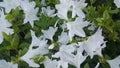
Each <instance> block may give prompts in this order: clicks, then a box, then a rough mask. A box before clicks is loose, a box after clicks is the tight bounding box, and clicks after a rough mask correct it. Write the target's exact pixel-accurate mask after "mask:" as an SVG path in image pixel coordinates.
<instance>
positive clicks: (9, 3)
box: [0, 0, 21, 13]
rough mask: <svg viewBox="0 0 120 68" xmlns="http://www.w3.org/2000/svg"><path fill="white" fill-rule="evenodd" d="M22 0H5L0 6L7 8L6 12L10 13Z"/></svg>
mask: <svg viewBox="0 0 120 68" xmlns="http://www.w3.org/2000/svg"><path fill="white" fill-rule="evenodd" d="M20 2H21V0H3V2H0V6H2V7H4V8H5V12H7V13H9V12H10V11H11V9H15V8H16V7H18V6H20Z"/></svg>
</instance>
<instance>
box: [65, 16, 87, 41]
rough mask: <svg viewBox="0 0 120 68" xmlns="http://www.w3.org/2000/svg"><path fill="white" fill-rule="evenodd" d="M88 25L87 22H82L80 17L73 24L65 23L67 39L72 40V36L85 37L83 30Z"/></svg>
mask: <svg viewBox="0 0 120 68" xmlns="http://www.w3.org/2000/svg"><path fill="white" fill-rule="evenodd" d="M88 24H89V23H88V22H87V21H83V19H81V18H80V17H78V18H76V20H75V21H74V22H68V23H67V29H68V30H69V37H70V40H72V38H73V36H74V35H78V36H80V37H85V32H84V31H83V28H84V27H85V26H87V25H88Z"/></svg>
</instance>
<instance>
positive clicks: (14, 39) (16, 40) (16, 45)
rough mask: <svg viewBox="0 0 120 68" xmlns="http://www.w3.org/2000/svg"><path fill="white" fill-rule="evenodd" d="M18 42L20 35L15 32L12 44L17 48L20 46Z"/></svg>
mask: <svg viewBox="0 0 120 68" xmlns="http://www.w3.org/2000/svg"><path fill="white" fill-rule="evenodd" d="M18 44H19V36H18V35H17V34H14V36H13V39H12V41H11V46H12V47H13V48H15V49H16V48H18Z"/></svg>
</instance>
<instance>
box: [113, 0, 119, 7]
mask: <svg viewBox="0 0 120 68" xmlns="http://www.w3.org/2000/svg"><path fill="white" fill-rule="evenodd" d="M114 3H115V5H116V6H117V8H120V0H114Z"/></svg>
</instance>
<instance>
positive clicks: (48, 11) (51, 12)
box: [42, 6, 56, 17]
mask: <svg viewBox="0 0 120 68" xmlns="http://www.w3.org/2000/svg"><path fill="white" fill-rule="evenodd" d="M42 13H43V14H45V15H47V16H49V17H54V16H55V15H56V14H54V13H55V10H54V9H53V10H52V9H51V8H50V6H47V8H45V7H42Z"/></svg>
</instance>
